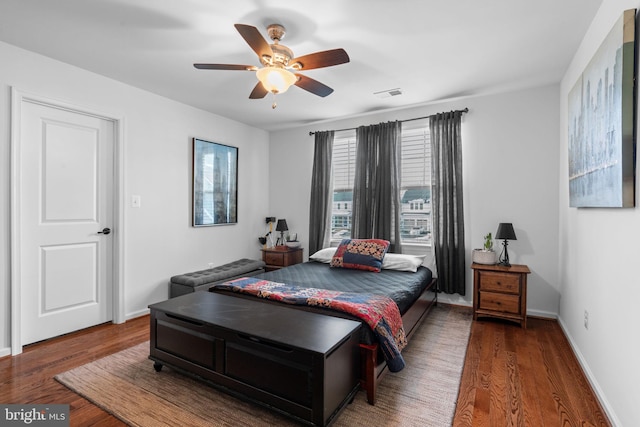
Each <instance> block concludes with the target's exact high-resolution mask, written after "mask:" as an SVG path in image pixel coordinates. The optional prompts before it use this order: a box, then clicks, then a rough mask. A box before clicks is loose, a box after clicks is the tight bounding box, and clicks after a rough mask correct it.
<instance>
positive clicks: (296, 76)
mask: <svg viewBox="0 0 640 427" xmlns="http://www.w3.org/2000/svg"><path fill="white" fill-rule="evenodd" d="M234 26H235V27H236V30H238V32H239V33H240V35H241V36H242V38H243V39H244V40H245V41H246V42H247V44H249V46H250V47H251V48H252V49H253V50H254V52H255V53H257V54H258V58H259V59H260V63H261V64H262V67H261V68H260V67H256V66H254V65H235V64H193V66H194V67H196V68H197V69H200V70H238V71H255V72H256V76H257V77H258V83H257V84H256V86H255V87H254V88H253V91H252V92H251V94H250V95H249V98H250V99H261V98H264V97H265V96H266V95H267V94H268V93H269V92H271V93H273V94H274V95H275V94H279V93H283V92H286V90H287V89H289V87H291V85H296V86H298V87H299V88H302V89H304V90H306V91H309V92H311V93H313V94H315V95H318V96H322V97H325V96H327V95H330V94H331V93H332V92H333V89H332V88H330V87H329V86H327V85H325V84H323V83H320V82H319V81H317V80H314V79H312V78H310V77H307V76H305V75H304V74H300V73H298V71H303V70H312V69H314V68H324V67H331V66H333V65H339V64H344V63H347V62H349V55H347V52H345V50H344V49H332V50H325V51H321V52H316V53H311V54H308V55H303V56H298V57H294V56H293V51H291V49H289V48H288V47H287V46H285V45H283V44H280V41H281V40H282V39H283V38H284V35H285V31H286V30H285V28H284V27H283V26H282V25H279V24H271V25H269V26H268V27H267V33H268V34H269V38H271V40H273V44H269V43H267V41H266V40H265V39H264V38H263V37H262V36H261V35H260V31H258V29H257V28H256V27H252V26H251V25H244V24H235V25H234ZM290 70H293V71H290ZM272 108H276V103H275V102H274V103H273V105H272Z"/></svg>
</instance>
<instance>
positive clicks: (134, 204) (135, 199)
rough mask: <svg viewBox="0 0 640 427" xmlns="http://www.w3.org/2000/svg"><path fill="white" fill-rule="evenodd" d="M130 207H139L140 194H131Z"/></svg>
mask: <svg viewBox="0 0 640 427" xmlns="http://www.w3.org/2000/svg"><path fill="white" fill-rule="evenodd" d="M131 207H132V208H139V207H140V196H138V195H133V196H131Z"/></svg>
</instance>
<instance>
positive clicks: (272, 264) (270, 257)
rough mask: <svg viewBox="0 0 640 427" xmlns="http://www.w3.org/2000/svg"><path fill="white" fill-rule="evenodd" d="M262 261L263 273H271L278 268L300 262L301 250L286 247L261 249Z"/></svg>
mask: <svg viewBox="0 0 640 427" xmlns="http://www.w3.org/2000/svg"><path fill="white" fill-rule="evenodd" d="M262 260H263V261H264V262H265V264H267V265H265V267H264V269H265V271H273V270H277V269H279V268H283V267H288V266H290V265H295V264H299V263H301V262H302V248H289V247H287V246H275V247H273V248H268V249H262Z"/></svg>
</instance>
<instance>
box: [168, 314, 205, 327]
mask: <svg viewBox="0 0 640 427" xmlns="http://www.w3.org/2000/svg"><path fill="white" fill-rule="evenodd" d="M164 315H165V316H167V317H169V318H171V319H175V320H180V321H181V322H185V323H189V324H190V325H195V326H200V327H202V326H204V323H202V322H197V321H195V320H191V319H186V318H184V317H180V316H176V315H175V314H171V313H165V314H164Z"/></svg>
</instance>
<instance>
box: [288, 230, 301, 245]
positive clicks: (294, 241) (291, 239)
mask: <svg viewBox="0 0 640 427" xmlns="http://www.w3.org/2000/svg"><path fill="white" fill-rule="evenodd" d="M286 245H287V246H288V247H290V248H298V247H300V242H299V241H298V233H291V234H289V235H287V241H286Z"/></svg>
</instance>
